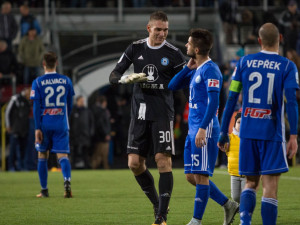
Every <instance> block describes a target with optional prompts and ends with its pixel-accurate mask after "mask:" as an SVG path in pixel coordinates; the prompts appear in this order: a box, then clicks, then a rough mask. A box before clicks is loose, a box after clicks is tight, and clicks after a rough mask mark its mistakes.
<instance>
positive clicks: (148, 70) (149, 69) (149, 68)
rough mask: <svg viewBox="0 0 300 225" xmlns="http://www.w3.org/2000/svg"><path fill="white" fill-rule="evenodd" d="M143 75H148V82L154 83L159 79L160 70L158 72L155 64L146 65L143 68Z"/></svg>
mask: <svg viewBox="0 0 300 225" xmlns="http://www.w3.org/2000/svg"><path fill="white" fill-rule="evenodd" d="M142 73H145V74H147V78H148V82H154V81H156V80H157V79H158V77H159V76H158V70H157V68H156V66H155V65H153V64H148V65H146V66H145V67H144V68H143V70H142Z"/></svg>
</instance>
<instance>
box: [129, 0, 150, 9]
mask: <svg viewBox="0 0 300 225" xmlns="http://www.w3.org/2000/svg"><path fill="white" fill-rule="evenodd" d="M146 2H147V1H146V0H132V5H133V7H135V8H140V7H145V6H146Z"/></svg>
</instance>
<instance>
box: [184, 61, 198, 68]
mask: <svg viewBox="0 0 300 225" xmlns="http://www.w3.org/2000/svg"><path fill="white" fill-rule="evenodd" d="M186 66H187V67H188V68H189V69H190V70H194V69H197V64H196V61H195V60H194V59H193V58H190V60H189V61H188V63H187V65H186Z"/></svg>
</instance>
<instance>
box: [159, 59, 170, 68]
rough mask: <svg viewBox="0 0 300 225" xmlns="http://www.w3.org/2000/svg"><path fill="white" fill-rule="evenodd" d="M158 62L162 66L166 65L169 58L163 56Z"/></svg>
mask: <svg viewBox="0 0 300 225" xmlns="http://www.w3.org/2000/svg"><path fill="white" fill-rule="evenodd" d="M160 63H161V65H163V66H167V65H169V59H168V58H166V57H163V58H162V59H161V60H160Z"/></svg>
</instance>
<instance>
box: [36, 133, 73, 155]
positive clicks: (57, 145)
mask: <svg viewBox="0 0 300 225" xmlns="http://www.w3.org/2000/svg"><path fill="white" fill-rule="evenodd" d="M42 132H43V141H42V143H41V144H36V145H35V148H36V150H37V151H39V152H46V151H48V150H50V152H53V153H66V154H69V153H70V144H69V131H68V130H44V129H42Z"/></svg>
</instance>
